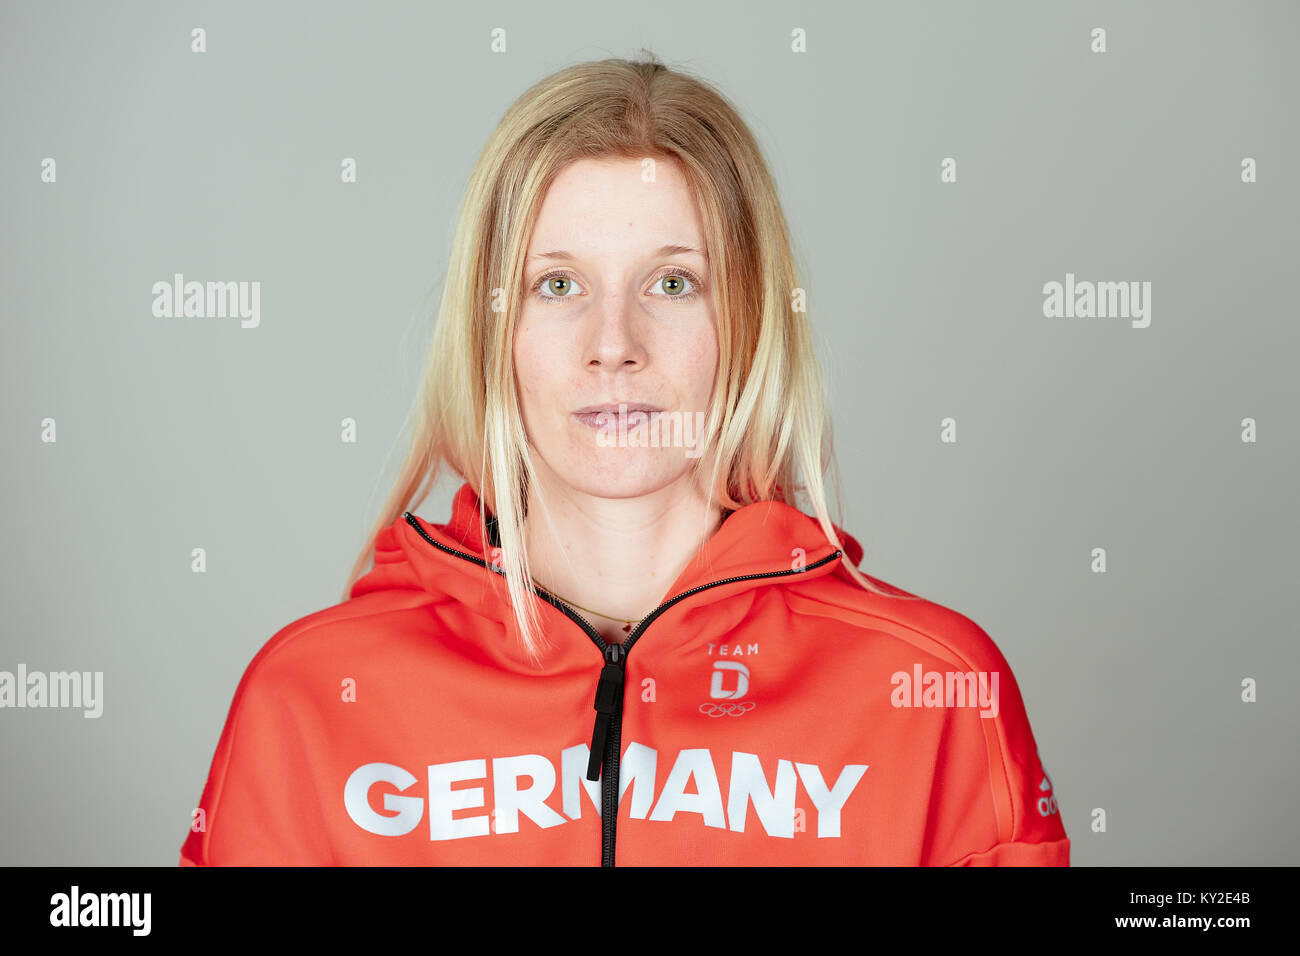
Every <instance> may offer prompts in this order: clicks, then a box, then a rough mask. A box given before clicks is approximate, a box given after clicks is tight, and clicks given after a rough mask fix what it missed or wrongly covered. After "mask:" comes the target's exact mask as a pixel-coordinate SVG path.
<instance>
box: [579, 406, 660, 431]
mask: <svg viewBox="0 0 1300 956" xmlns="http://www.w3.org/2000/svg"><path fill="white" fill-rule="evenodd" d="M662 411H663V409H662V408H660V407H659V406H658V405H650V404H648V403H646V402H606V403H605V404H602V405H584V406H583V407H582V408H579V409H577V410H576V411H574V412H573V417H574V418H576V419H577V420H578V421H579V422H581V423H582V424H584V425H586V426H587V427H588V428H607V427H610V426H613V425H618V424H620V421H621V422H622V424H623V426H624V427H627V425H628V424H629V423H628V421H627V419H628V418H630V417H631V416H632V414H633V413H642V414H644V416H645V417H644V418H643V419H642V420H640V421H638V422H636V423H635V424H634V425H633V426H632V427H635V426H636V425H639V424H644V423H646V422H648V421H649V416H650V415H651V414H652V413H654V412H662Z"/></svg>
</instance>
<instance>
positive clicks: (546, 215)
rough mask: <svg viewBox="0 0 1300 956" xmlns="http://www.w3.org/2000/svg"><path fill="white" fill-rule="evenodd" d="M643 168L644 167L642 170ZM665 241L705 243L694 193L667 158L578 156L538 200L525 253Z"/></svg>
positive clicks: (639, 248)
mask: <svg viewBox="0 0 1300 956" xmlns="http://www.w3.org/2000/svg"><path fill="white" fill-rule="evenodd" d="M647 170H649V171H648V172H647ZM666 244H680V245H689V246H694V247H695V248H697V249H700V250H703V249H704V234H703V229H702V226H701V221H700V217H699V212H698V209H697V207H696V203H695V198H694V196H693V194H692V193H691V190H690V187H689V185H688V183H687V181H686V177H685V176H684V175H683V174H682V171H681V169H680V167H679V166H678V164H677V162H676V161H675V160H672V159H665V158H657V159H654V165H653V167H650V166H648V164H647V163H646V162H645V161H643V160H641V159H635V158H628V159H624V158H617V159H615V158H601V159H581V160H578V161H577V162H574V163H571V164H570V165H569V166H567V167H565V168H564V169H562V170H561V171H560V172H559V173H558V174H557V175H556V177H555V180H554V181H553V182H552V183H551V186H550V188H549V189H548V190H547V192H546V196H545V198H544V199H543V201H542V207H541V210H540V211H539V213H538V216H537V222H536V224H535V226H534V228H533V234H532V237H531V239H530V241H529V244H528V249H529V253H530V256H531V255H534V254H536V253H539V252H544V251H546V250H555V249H565V250H571V251H572V252H574V253H575V254H578V253H581V254H597V253H601V252H606V251H607V252H611V253H617V252H645V251H648V250H649V249H651V248H654V249H657V248H659V247H661V246H663V245H666Z"/></svg>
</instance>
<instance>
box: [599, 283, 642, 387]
mask: <svg viewBox="0 0 1300 956" xmlns="http://www.w3.org/2000/svg"><path fill="white" fill-rule="evenodd" d="M593 321H594V325H593V328H592V331H591V335H590V337H589V338H588V345H587V351H588V355H587V365H588V367H590V368H602V369H606V370H608V371H617V370H619V369H626V370H632V369H638V368H643V367H644V366H645V364H646V360H647V359H648V357H649V356H648V353H647V351H646V343H645V341H644V336H645V330H644V326H643V323H644V322H645V314H644V312H643V310H642V309H641V307H640V305H639V304H638V303H637V301H636V297H635V296H633V295H623V294H620V293H607V294H604V295H602V296H601V299H600V302H599V303H598V307H597V308H596V309H594V310H593Z"/></svg>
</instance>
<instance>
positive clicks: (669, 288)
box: [651, 272, 697, 299]
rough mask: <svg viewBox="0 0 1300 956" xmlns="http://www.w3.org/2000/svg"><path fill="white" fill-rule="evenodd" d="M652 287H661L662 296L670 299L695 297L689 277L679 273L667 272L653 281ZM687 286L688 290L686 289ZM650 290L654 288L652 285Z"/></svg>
mask: <svg viewBox="0 0 1300 956" xmlns="http://www.w3.org/2000/svg"><path fill="white" fill-rule="evenodd" d="M654 285H662V286H663V290H664V295H665V296H666V297H667V298H670V299H690V298H693V297H694V296H695V293H696V291H697V290H696V288H695V283H693V282H692V281H691V279H690V277H689V276H686V275H683V274H682V273H680V272H669V273H668V274H667V275H662V276H660V277H659V278H658V279H655V281H654ZM687 286H689V287H690V288H687ZM651 288H654V286H653V285H652V286H651Z"/></svg>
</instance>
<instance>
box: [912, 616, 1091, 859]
mask: <svg viewBox="0 0 1300 956" xmlns="http://www.w3.org/2000/svg"><path fill="white" fill-rule="evenodd" d="M970 627H971V628H973V635H974V638H975V639H974V640H971V641H968V642H964V643H963V646H962V647H961V648H960V650H959V653H960V657H959V659H958V661H956V662H955V663H957V664H958V666H959V667H961V669H962V670H976V671H982V672H983V673H985V674H986V675H988V682H989V686H990V687H994V686H996V694H995V695H994V700H995V701H996V709H994V708H991V707H990V708H972V707H964V708H954V709H953V710H954V713H953V714H952V720H951V722H950V733H949V736H948V739H947V740H946V742H945V750H944V753H943V754H941V755H940V759H939V760H938V761H937V768H936V774H935V781H934V795H933V799H932V804H931V806H932V812H933V813H934V814H935V817H934V822H933V827H932V832H931V837H932V841H931V843H930V847H929V849H930V853H929V858H928V860H927V862H928V863H929V864H930V865H943V866H1069V865H1070V841H1069V838H1068V837H1067V836H1066V833H1065V826H1064V823H1063V822H1062V819H1061V810H1060V806H1059V804H1058V802H1057V798H1056V793H1055V790H1054V788H1053V786H1052V781H1051V779H1050V778H1049V776H1048V774H1047V771H1046V770H1045V769H1044V766H1043V763H1042V761H1041V760H1040V759H1039V755H1038V745H1037V743H1036V742H1035V740H1034V735H1033V732H1032V731H1031V730H1030V727H1029V718H1028V716H1027V715H1026V713H1025V705H1024V702H1023V700H1022V698H1021V694H1020V688H1019V686H1018V685H1017V683H1016V679H1015V676H1014V675H1013V674H1012V673H1011V669H1010V667H1009V666H1008V665H1007V662H1006V660H1005V658H1004V657H1003V656H1002V654H1001V652H1000V651H999V650H998V648H997V647H996V646H995V645H994V644H993V642H992V640H991V639H989V638H988V635H986V634H985V633H984V632H983V631H982V630H980V629H979V627H978V625H974V624H973V623H971V624H970ZM994 675H996V677H997V683H996V685H994V684H993V681H992V679H993V676H994Z"/></svg>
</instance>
